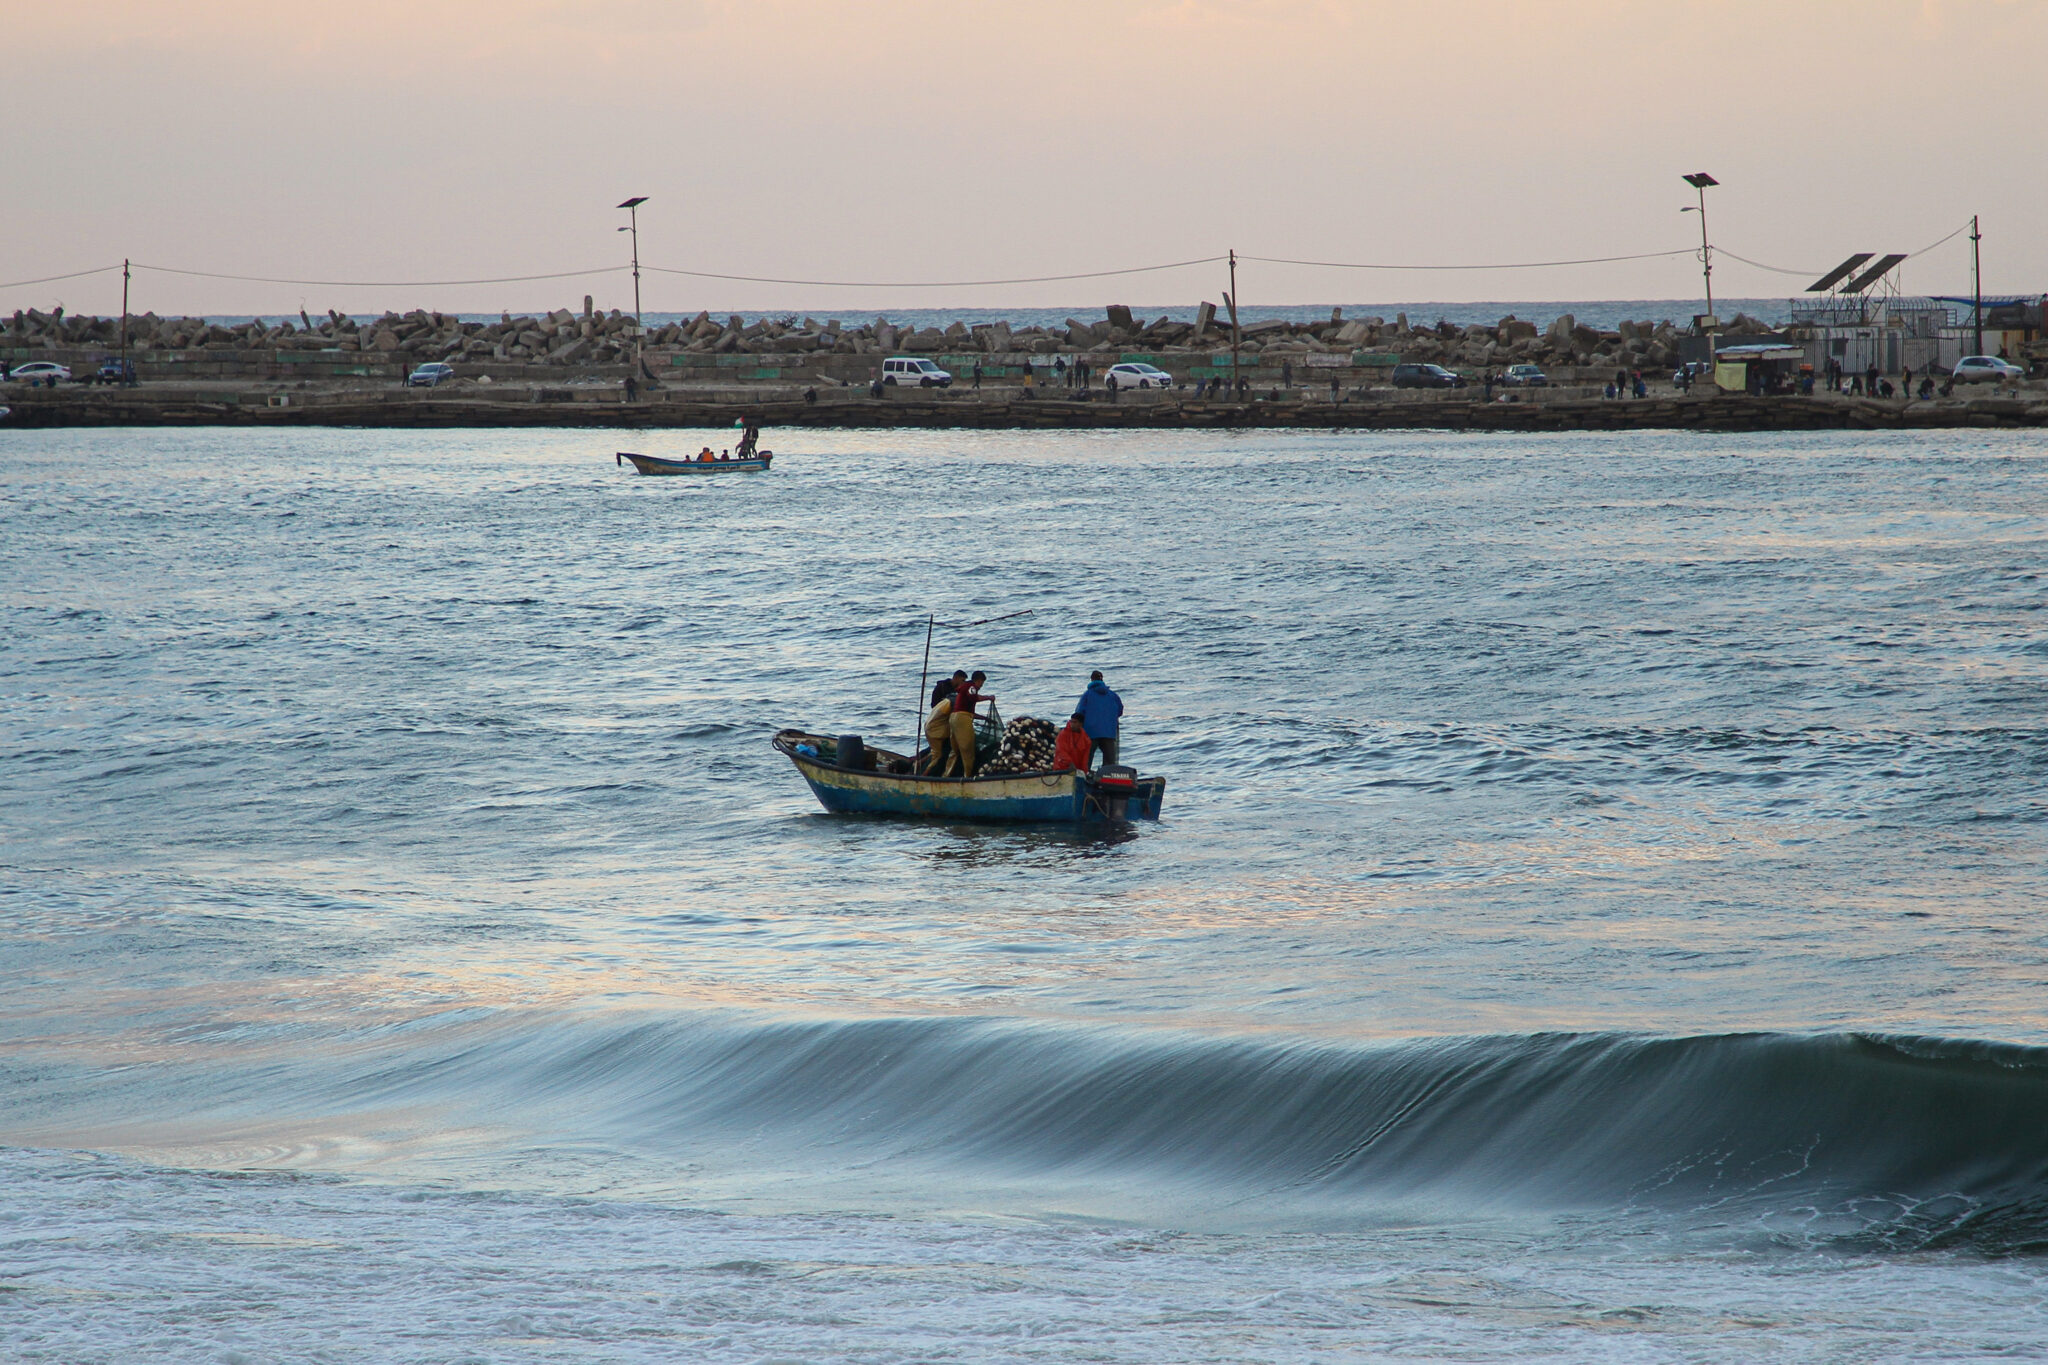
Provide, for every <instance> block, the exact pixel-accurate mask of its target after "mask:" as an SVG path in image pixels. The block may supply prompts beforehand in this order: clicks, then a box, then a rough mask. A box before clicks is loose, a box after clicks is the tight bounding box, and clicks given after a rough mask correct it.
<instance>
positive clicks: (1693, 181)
mask: <svg viewBox="0 0 2048 1365" xmlns="http://www.w3.org/2000/svg"><path fill="white" fill-rule="evenodd" d="M1685 183H1686V184H1688V185H1690V186H1692V187H1693V188H1694V189H1696V190H1698V191H1699V193H1700V204H1699V215H1700V278H1701V280H1702V281H1704V282H1705V285H1706V290H1707V316H1708V317H1710V318H1711V317H1713V316H1714V249H1713V248H1712V247H1710V246H1708V245H1707V186H1709V185H1718V184H1720V183H1721V182H1720V181H1718V180H1716V179H1714V177H1713V176H1711V175H1708V174H1707V173H1706V172H1705V171H1694V172H1693V173H1692V174H1691V175H1688V176H1686V177H1685ZM1679 212H1681V213H1691V212H1692V210H1691V209H1690V208H1686V209H1681V210H1679ZM1708 325H1709V326H1711V325H1712V324H1711V323H1710V324H1708Z"/></svg>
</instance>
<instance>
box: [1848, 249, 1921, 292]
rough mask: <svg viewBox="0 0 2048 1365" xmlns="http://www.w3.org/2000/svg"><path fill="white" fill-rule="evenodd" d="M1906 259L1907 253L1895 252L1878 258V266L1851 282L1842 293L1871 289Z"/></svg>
mask: <svg viewBox="0 0 2048 1365" xmlns="http://www.w3.org/2000/svg"><path fill="white" fill-rule="evenodd" d="M1905 259H1906V253H1905V252H1903V251H1894V252H1892V253H1891V254H1889V255H1886V256H1880V257H1878V258H1877V264H1876V265H1874V266H1872V267H1870V269H1868V270H1866V271H1864V272H1863V273H1862V274H1861V275H1858V276H1857V277H1856V278H1855V279H1853V280H1851V281H1849V283H1848V284H1846V285H1844V286H1843V288H1842V292H1843V293H1844V294H1860V293H1862V292H1863V291H1864V290H1866V289H1868V288H1870V286H1871V285H1873V284H1876V283H1877V282H1878V281H1879V280H1881V279H1883V278H1884V277H1885V276H1886V275H1888V274H1890V273H1891V270H1892V267H1894V266H1896V265H1897V264H1898V263H1899V262H1900V261H1903V260H1905Z"/></svg>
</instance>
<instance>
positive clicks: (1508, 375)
mask: <svg viewBox="0 0 2048 1365" xmlns="http://www.w3.org/2000/svg"><path fill="white" fill-rule="evenodd" d="M1500 382H1501V383H1503V384H1505V385H1507V386H1508V387H1509V388H1511V389H1519V388H1528V389H1541V388H1547V387H1549V385H1550V376H1549V375H1547V374H1545V373H1543V371H1542V370H1541V369H1539V368H1537V367H1536V366H1534V365H1510V366H1508V367H1507V370H1506V371H1505V372H1504V373H1502V375H1501V377H1500Z"/></svg>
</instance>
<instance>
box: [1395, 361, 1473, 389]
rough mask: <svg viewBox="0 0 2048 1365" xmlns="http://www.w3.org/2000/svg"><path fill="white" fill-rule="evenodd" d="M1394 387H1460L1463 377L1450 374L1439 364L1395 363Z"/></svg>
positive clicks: (1462, 385) (1462, 386)
mask: <svg viewBox="0 0 2048 1365" xmlns="http://www.w3.org/2000/svg"><path fill="white" fill-rule="evenodd" d="M1394 387H1395V388H1397V389H1462V388H1464V387H1465V379H1464V376H1462V375H1455V374H1452V373H1451V372H1450V371H1449V370H1447V369H1445V368H1444V367H1443V366H1441V365H1396V366H1395V367H1394Z"/></svg>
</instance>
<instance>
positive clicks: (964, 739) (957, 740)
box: [947, 668, 988, 777]
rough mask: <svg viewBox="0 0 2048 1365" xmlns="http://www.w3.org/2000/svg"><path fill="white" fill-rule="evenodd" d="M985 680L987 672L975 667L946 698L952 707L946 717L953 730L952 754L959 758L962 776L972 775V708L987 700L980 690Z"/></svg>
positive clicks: (973, 740) (973, 744)
mask: <svg viewBox="0 0 2048 1365" xmlns="http://www.w3.org/2000/svg"><path fill="white" fill-rule="evenodd" d="M987 681H988V674H986V673H984V672H982V671H981V670H980V669H978V668H977V669H975V670H974V672H972V673H970V674H969V675H968V677H967V681H966V682H965V683H962V684H961V685H960V686H959V687H957V688H955V689H954V690H953V695H952V696H951V697H949V698H948V699H947V700H948V701H950V702H951V703H952V707H953V711H952V714H951V715H950V716H948V717H947V722H948V724H950V725H951V727H952V731H953V756H954V757H955V758H957V759H959V760H960V763H961V773H960V775H961V776H962V777H972V776H974V760H975V752H974V750H975V739H974V708H975V707H976V706H979V705H980V704H981V703H982V702H984V701H986V700H987V698H986V697H984V696H983V695H982V691H981V685H982V684H983V683H985V682H987Z"/></svg>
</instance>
